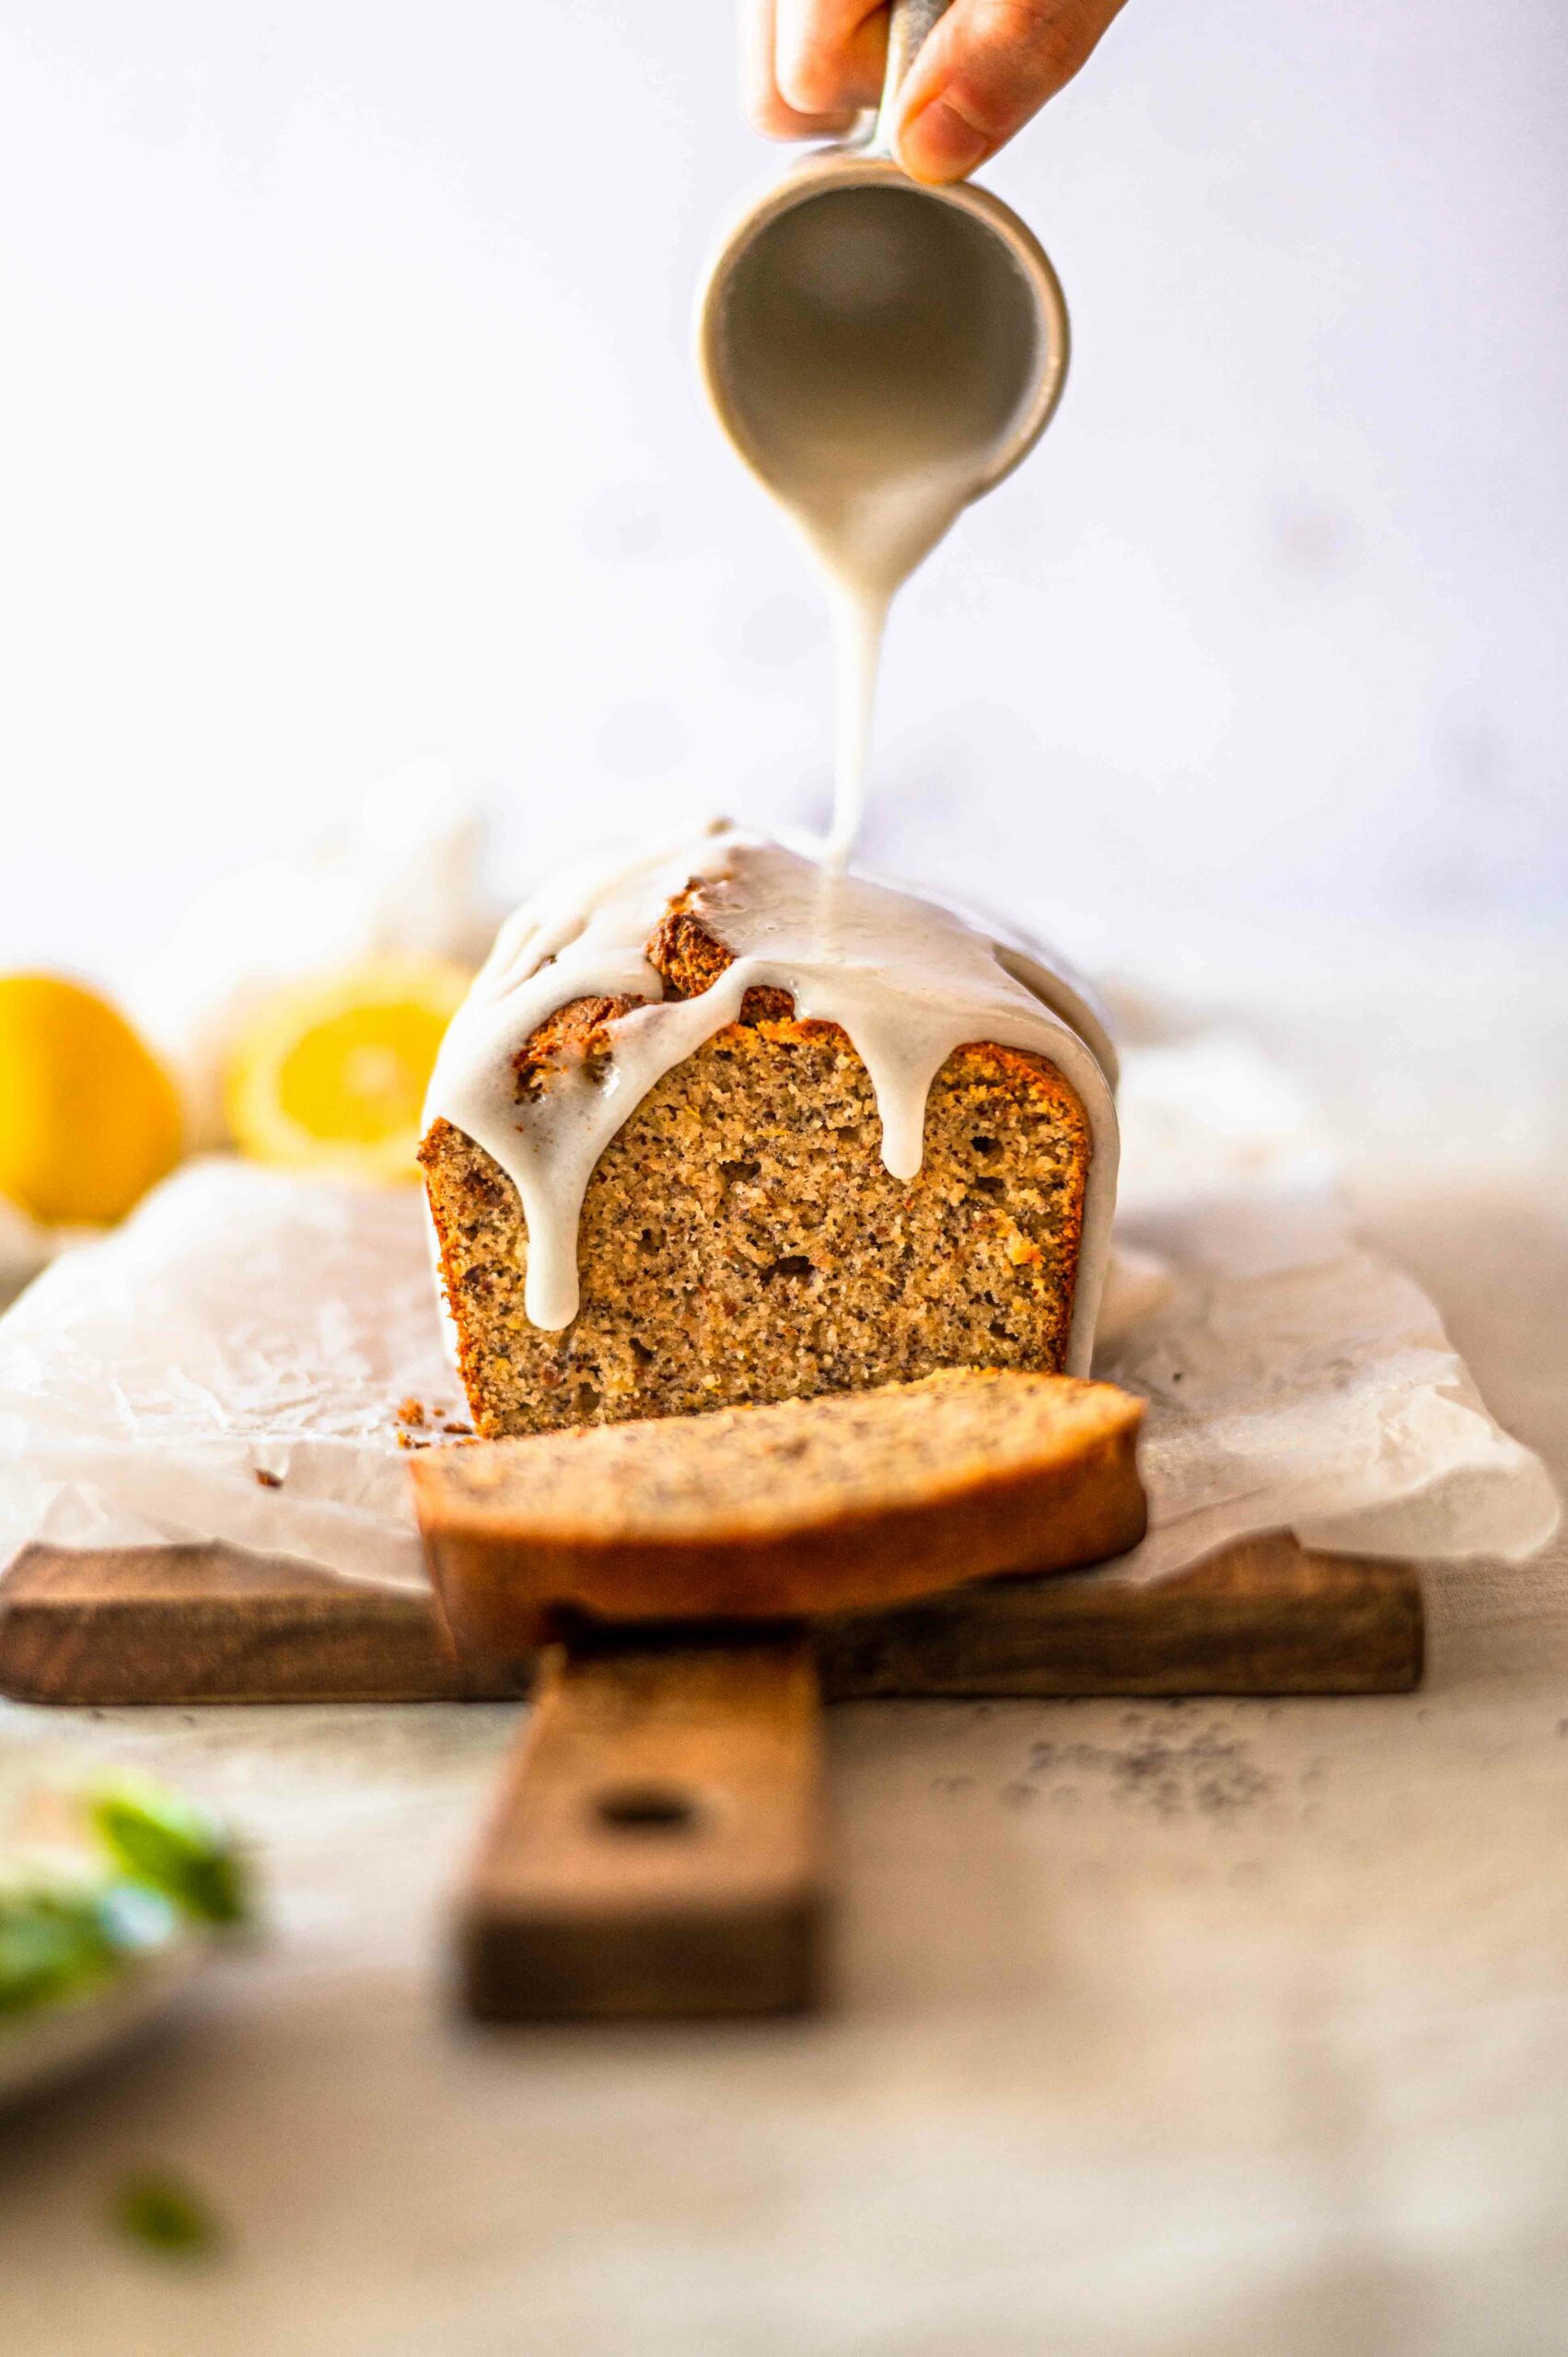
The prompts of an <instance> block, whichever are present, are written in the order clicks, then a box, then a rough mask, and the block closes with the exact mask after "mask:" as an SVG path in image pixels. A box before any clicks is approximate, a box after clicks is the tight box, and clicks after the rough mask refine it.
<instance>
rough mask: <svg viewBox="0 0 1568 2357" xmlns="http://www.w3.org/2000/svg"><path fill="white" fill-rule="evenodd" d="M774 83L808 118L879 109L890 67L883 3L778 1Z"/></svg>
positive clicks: (878, 0)
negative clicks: (885, 73)
mask: <svg viewBox="0 0 1568 2357" xmlns="http://www.w3.org/2000/svg"><path fill="white" fill-rule="evenodd" d="M776 8H777V20H776V26H775V30H774V35H773V78H774V80H775V82H776V83H777V85H778V87H779V89H780V91H781V92H782V93H783V95H784V99H785V100H786V101H787V103H788V104H789V105H790V106H792V107H799V108H801V109H803V110H805V111H806V112H807V113H825V112H828V111H830V110H832V111H836V110H839V109H840V108H844V107H867V106H875V104H876V103H877V99H878V97H879V96H880V95H881V89H882V74H883V70H884V68H885V66H886V64H887V62H888V10H887V7H886V6H885V5H884V0H776Z"/></svg>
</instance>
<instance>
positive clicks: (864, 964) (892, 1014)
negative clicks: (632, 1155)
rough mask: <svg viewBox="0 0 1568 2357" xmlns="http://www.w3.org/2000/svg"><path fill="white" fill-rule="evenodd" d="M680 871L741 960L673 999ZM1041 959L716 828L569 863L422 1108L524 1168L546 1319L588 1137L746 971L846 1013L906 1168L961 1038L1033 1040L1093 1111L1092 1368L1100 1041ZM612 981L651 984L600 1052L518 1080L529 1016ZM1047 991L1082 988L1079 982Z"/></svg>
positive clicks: (503, 936) (514, 932)
mask: <svg viewBox="0 0 1568 2357" xmlns="http://www.w3.org/2000/svg"><path fill="white" fill-rule="evenodd" d="M688 885H694V886H695V890H694V893H693V897H692V899H691V909H692V912H693V914H694V915H695V916H696V917H697V918H698V919H699V920H700V921H701V922H702V923H703V924H704V925H705V926H706V927H707V929H708V930H709V931H710V932H711V933H712V934H713V935H714V938H715V939H716V940H718V941H721V942H722V943H723V944H724V946H725V947H726V949H727V950H729V951H730V953H731V955H732V959H733V962H732V963H731V964H730V965H729V966H728V967H727V968H726V970H725V972H724V973H723V974H722V975H721V976H720V978H719V980H718V981H717V982H715V983H714V986H713V987H712V989H710V990H707V991H704V992H703V993H702V994H701V995H700V996H698V997H696V998H690V999H672V1000H667V999H666V998H665V996H664V984H663V982H662V981H661V979H660V977H659V975H658V974H657V972H656V970H655V969H654V968H653V967H652V966H650V965H649V963H648V961H647V958H646V955H645V945H646V943H647V941H648V938H649V936H650V935H651V934H652V933H653V931H654V929H655V927H656V925H657V923H658V922H659V920H660V918H661V917H662V916H663V914H664V912H665V910H666V907H667V905H668V902H669V900H672V899H673V898H674V897H675V896H676V895H677V894H678V893H680V892H682V891H684V890H685V889H686V888H687V887H688ZM1036 977H1038V978H1039V979H1038V980H1037V979H1036ZM1052 979H1053V978H1052V977H1051V975H1050V972H1049V970H1047V969H1044V968H1042V967H1041V966H1040V962H1039V960H1038V959H1036V958H1032V957H1031V958H1022V957H1020V956H1018V955H1017V954H1016V952H1013V951H1011V950H1006V951H1003V950H999V949H998V948H997V947H996V946H994V945H993V942H992V941H991V940H990V939H988V938H987V936H986V935H983V934H981V933H978V932H976V931H974V930H973V928H972V927H970V926H969V925H967V924H965V923H963V922H962V921H961V920H960V919H959V918H958V917H955V916H953V915H951V914H949V912H948V911H947V910H945V909H942V908H938V907H936V906H935V904H934V903H932V902H930V901H927V900H916V899H914V898H913V897H912V896H911V895H910V894H907V893H904V892H897V891H893V890H891V889H889V888H888V887H886V886H883V885H879V884H872V883H869V882H867V881H865V879H864V878H862V877H849V876H844V875H842V874H840V873H836V872H834V871H832V870H824V869H822V868H820V867H819V866H817V865H814V864H813V863H812V862H811V861H809V860H807V859H805V858H803V857H801V855H800V854H799V853H796V852H793V851H788V850H785V849H784V847H783V846H782V845H781V844H778V843H771V842H762V841H760V840H759V839H758V838H756V837H754V836H748V835H743V834H741V833H739V832H738V831H737V830H731V829H725V830H720V831H718V832H714V833H709V834H708V835H706V836H702V837H699V838H697V839H696V840H695V841H694V842H691V841H688V842H683V843H679V844H675V845H666V846H663V847H661V848H659V849H658V850H656V851H654V852H652V853H645V854H644V855H643V856H642V857H640V858H638V859H636V860H634V861H633V862H630V863H628V864H627V865H622V866H620V867H616V868H612V869H605V868H600V869H593V868H584V869H579V870H576V871H574V872H573V873H572V874H571V875H569V876H566V877H559V878H557V879H556V880H555V882H554V883H553V884H552V885H551V886H550V887H548V888H546V889H545V890H544V891H542V892H540V893H539V894H537V895H536V896H535V897H534V899H533V900H530V901H528V903H526V904H525V906H524V907H523V908H522V909H520V910H518V911H517V913H516V915H514V916H513V917H511V918H509V919H508V920H507V922H506V923H505V925H503V927H502V929H501V932H500V934H499V935H497V937H496V942H495V946H494V949H493V950H492V952H491V955H490V957H489V958H488V960H487V961H486V963H485V966H484V968H483V970H482V972H481V974H480V975H479V977H478V979H477V981H475V983H474V986H473V989H472V991H471V992H470V995H469V997H468V999H467V1000H466V1001H465V1003H464V1004H463V1005H462V1007H461V1008H460V1009H459V1013H458V1016H457V1018H456V1020H455V1021H454V1023H453V1025H452V1027H451V1029H450V1030H449V1031H448V1032H447V1038H446V1040H445V1042H444V1044H443V1046H442V1050H441V1054H440V1058H439V1060H438V1062H437V1063H436V1073H435V1076H434V1078H433V1080H432V1082H431V1088H430V1097H429V1102H428V1105H427V1107H426V1118H427V1120H436V1119H437V1118H444V1119H445V1120H448V1121H450V1122H451V1123H452V1124H453V1125H454V1127H455V1128H457V1129H459V1130H462V1131H464V1132H466V1133H467V1135H468V1136H470V1138H472V1139H473V1140H474V1141H475V1142H476V1143H477V1144H480V1145H482V1147H483V1148H484V1150H485V1152H486V1153H487V1154H489V1155H492V1156H493V1157H494V1160H495V1161H496V1162H497V1163H499V1165H500V1166H501V1167H502V1169H503V1170H504V1171H505V1173H506V1175H507V1176H508V1178H510V1179H511V1180H512V1181H513V1183H514V1185H515V1186H516V1187H517V1192H518V1195H519V1197H520V1199H521V1202H522V1207H523V1216H524V1219H525V1222H526V1224H527V1229H528V1277H527V1285H526V1290H525V1297H524V1298H525V1306H526V1308H527V1311H528V1317H529V1318H530V1319H531V1320H532V1322H533V1323H534V1324H535V1325H536V1326H540V1327H548V1328H554V1329H558V1328H561V1327H563V1326H567V1325H570V1323H571V1321H572V1319H573V1318H575V1316H576V1314H577V1306H578V1293H577V1271H576V1259H577V1250H576V1246H577V1224H578V1218H579V1215H580V1213H581V1210H582V1202H583V1195H584V1191H585V1190H586V1189H587V1182H588V1179H589V1178H590V1177H591V1176H592V1173H593V1170H594V1167H595V1165H596V1164H597V1163H598V1158H599V1155H601V1154H602V1153H603V1151H604V1149H605V1147H606V1146H607V1145H608V1144H609V1143H610V1139H611V1138H612V1137H613V1136H614V1135H615V1133H616V1132H617V1131H618V1130H619V1129H620V1128H621V1125H622V1123H623V1122H625V1121H626V1120H627V1119H628V1118H629V1117H630V1115H631V1114H632V1113H633V1112H634V1111H635V1110H636V1109H637V1107H638V1105H639V1104H641V1102H642V1100H643V1098H644V1097H645V1096H646V1095H647V1093H648V1091H649V1090H650V1089H651V1088H653V1087H654V1086H656V1084H657V1083H658V1082H659V1081H660V1080H661V1079H662V1078H663V1077H664V1075H665V1074H666V1073H668V1072H671V1071H673V1070H674V1068H675V1066H676V1065H677V1064H679V1063H682V1062H685V1060H686V1058H687V1057H689V1056H691V1055H692V1054H693V1053H695V1051H696V1050H697V1049H698V1048H700V1047H701V1046H702V1045H703V1042H704V1041H705V1040H707V1039H712V1038H713V1036H714V1033H715V1032H717V1031H719V1030H722V1029H723V1028H724V1026H725V1025H726V1023H732V1022H734V1021H735V1020H736V1019H737V1017H738V1015H739V1012H740V1005H741V1001H742V1000H743V998H744V997H745V994H746V993H747V992H748V991H749V990H751V989H755V988H759V987H763V988H765V987H770V986H771V987H772V988H775V989H779V990H784V991H788V992H789V993H791V995H792V996H793V998H794V1000H795V1006H796V1015H797V1016H798V1017H799V1018H800V1019H801V1020H803V1021H808V1020H818V1021H821V1022H826V1023H836V1024H838V1025H839V1026H840V1028H842V1030H843V1031H844V1032H845V1033H846V1034H847V1036H848V1038H849V1039H850V1041H851V1043H852V1045H853V1046H854V1050H855V1052H856V1054H857V1055H858V1056H859V1057H860V1060H861V1062H863V1063H864V1064H865V1069H866V1073H867V1074H868V1076H869V1079H870V1082H871V1086H872V1089H873V1092H874V1094H875V1097H876V1100H877V1113H878V1116H879V1118H880V1120H881V1124H882V1148H881V1150H882V1159H883V1161H884V1162H885V1163H886V1165H887V1167H888V1168H889V1170H890V1171H891V1172H892V1173H893V1175H894V1177H895V1178H899V1179H913V1178H914V1177H915V1176H916V1174H917V1173H918V1171H919V1169H920V1166H921V1159H922V1153H923V1139H924V1125H925V1104H926V1098H927V1096H928V1095H929V1093H930V1088H931V1084H932V1082H933V1081H934V1080H935V1077H936V1075H937V1074H938V1073H939V1072H940V1071H941V1069H942V1066H943V1065H944V1064H945V1063H946V1062H947V1058H948V1057H949V1056H950V1055H951V1054H952V1053H953V1051H954V1050H955V1049H958V1048H961V1047H965V1046H968V1045H970V1044H980V1043H983V1042H986V1041H991V1042H993V1043H994V1044H995V1045H996V1046H998V1047H1004V1048H1021V1049H1026V1050H1030V1051H1034V1052H1036V1053H1038V1054H1040V1055H1044V1056H1047V1057H1049V1058H1050V1060H1051V1062H1052V1063H1053V1064H1054V1065H1055V1066H1056V1068H1057V1069H1058V1071H1059V1072H1061V1074H1063V1078H1064V1079H1065V1080H1066V1081H1067V1082H1068V1083H1069V1084H1070V1086H1072V1087H1073V1088H1074V1091H1075V1092H1076V1094H1077V1097H1078V1098H1079V1101H1080V1102H1081V1104H1082V1105H1083V1107H1084V1110H1085V1113H1086V1117H1087V1119H1088V1122H1089V1128H1090V1136H1091V1142H1092V1148H1093V1151H1092V1155H1091V1162H1090V1171H1089V1184H1088V1193H1087V1199H1086V1204H1085V1215H1084V1226H1083V1240H1082V1247H1081V1253H1080V1261H1079V1271H1078V1283H1077V1292H1076V1299H1075V1306H1074V1322H1073V1339H1072V1344H1071V1347H1070V1351H1069V1371H1070V1372H1074V1373H1080V1372H1086V1371H1087V1365H1088V1358H1089V1353H1090V1349H1091V1347H1092V1343H1093V1337H1094V1324H1095V1316H1096V1311H1097V1308H1098V1296H1099V1289H1100V1283H1101V1281H1102V1277H1103V1273H1104V1260H1105V1253H1106V1248H1107V1245H1108V1243H1109V1228H1110V1210H1111V1204H1112V1202H1113V1201H1114V1196H1115V1185H1116V1155H1117V1133H1116V1115H1115V1110H1114V1107H1113V1104H1112V1100H1111V1093H1110V1085H1109V1080H1108V1079H1107V1076H1106V1074H1105V1072H1104V1071H1103V1070H1102V1068H1101V1063H1100V1061H1099V1059H1098V1057H1097V1055H1096V1053H1095V1051H1094V1048H1093V1047H1092V1046H1091V1045H1090V1044H1089V1041H1088V1040H1087V1039H1086V1038H1085V1037H1084V1036H1083V1035H1082V1032H1081V1031H1080V1030H1079V1029H1077V1028H1074V1027H1073V1024H1072V1023H1071V1022H1070V1021H1069V1020H1067V1019H1065V1018H1064V1015H1063V1013H1059V1012H1057V1011H1056V1009H1055V1008H1054V1007H1053V1006H1052V1005H1051V1004H1047V995H1048V993H1046V992H1044V991H1043V990H1042V989H1041V988H1040V982H1042V981H1051V980H1052ZM621 994H627V995H632V996H636V997H640V998H643V999H645V1000H646V1001H648V1002H649V1004H645V1005H643V1006H641V1007H638V1008H636V1009H634V1010H633V1011H632V1012H631V1013H629V1014H627V1015H624V1016H621V1017H620V1019H619V1020H618V1021H617V1022H616V1024H615V1026H614V1032H613V1041H614V1045H613V1052H612V1053H611V1055H610V1056H609V1057H608V1058H607V1059H604V1060H601V1061H599V1062H596V1063H595V1064H593V1065H592V1066H590V1065H589V1064H588V1063H587V1062H579V1063H575V1064H570V1065H567V1066H565V1067H564V1068H563V1070H562V1071H561V1072H560V1073H559V1074H552V1077H551V1079H550V1082H549V1085H548V1086H546V1087H544V1088H543V1089H541V1090H540V1092H539V1093H538V1094H537V1095H536V1096H534V1097H529V1098H527V1099H524V1100H522V1101H519V1100H518V1098H517V1094H516V1088H517V1075H516V1070H515V1065H514V1061H513V1060H514V1058H515V1057H516V1055H517V1051H518V1050H519V1049H520V1048H521V1047H522V1045H523V1043H524V1042H525V1040H527V1039H528V1038H529V1037H530V1035H531V1034H532V1033H533V1032H534V1031H536V1030H537V1029H538V1028H539V1027H540V1024H541V1023H543V1022H545V1021H546V1020H547V1019H548V1017H549V1016H552V1015H553V1014H555V1013H556V1012H557V1010H558V1009H559V1008H561V1007H563V1006H564V1005H566V1004H568V1003H569V1002H570V1001H572V1000H574V999H579V998H590V997H601V996H605V997H608V996H616V995H621ZM1061 1003H1062V1004H1063V1005H1064V1006H1065V1007H1068V1008H1072V1007H1074V1006H1076V1005H1079V1004H1081V1002H1080V1001H1078V1000H1077V999H1076V997H1075V995H1074V993H1072V992H1071V991H1067V992H1064V993H1062V997H1061ZM1085 1028H1087V1026H1086V1027H1085ZM594 1074H598V1077H597V1078H596V1077H594V1076H593V1075H594Z"/></svg>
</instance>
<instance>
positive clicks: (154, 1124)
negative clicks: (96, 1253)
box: [0, 974, 180, 1226]
mask: <svg viewBox="0 0 1568 2357" xmlns="http://www.w3.org/2000/svg"><path fill="white" fill-rule="evenodd" d="M179 1159H180V1098H179V1096H178V1094H177V1092H176V1090H175V1086H174V1083H173V1082H172V1080H170V1078H169V1076H168V1073H167V1072H165V1070H164V1068H163V1066H162V1065H161V1064H160V1063H159V1062H158V1061H157V1057H156V1056H155V1055H154V1054H153V1052H152V1050H151V1049H150V1048H148V1047H147V1046H146V1044H145V1041H143V1040H142V1039H140V1038H139V1037H138V1036H137V1034H136V1033H135V1032H134V1031H133V1029H132V1028H131V1026H130V1025H129V1024H128V1023H127V1022H126V1020H125V1017H124V1016H122V1015H121V1014H120V1013H119V1012H118V1011H117V1009H115V1008H114V1007H112V1006H110V1004H109V1002H108V1001H107V999H102V998H99V995H98V993H97V992H96V991H89V990H84V989H83V987H82V985H81V984H80V983H79V982H68V981H64V980H63V979H62V978H61V976H59V975H58V974H0V1195H7V1196H9V1197H10V1199H11V1201H12V1202H16V1203H19V1204H20V1205H21V1207H22V1209H23V1210H24V1211H25V1212H30V1213H31V1214H32V1216H33V1218H34V1219H37V1220H42V1221H43V1222H44V1223H45V1225H48V1226H57V1225H76V1224H78V1223H82V1224H90V1225H107V1223H108V1222H110V1220H117V1219H122V1218H123V1217H124V1215H125V1213H127V1212H128V1211H129V1210H130V1209H131V1207H132V1205H133V1204H134V1202H137V1201H138V1200H139V1199H140V1197H142V1196H143V1195H145V1193H146V1191H147V1189H148V1188H149V1187H151V1186H153V1185H154V1184H155V1183H156V1182H157V1180H158V1179H161V1178H163V1177H164V1176H165V1174H166V1173H167V1172H168V1171H169V1170H171V1169H172V1168H173V1167H174V1165H175V1164H176V1162H178V1161H179Z"/></svg>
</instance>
